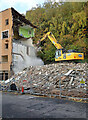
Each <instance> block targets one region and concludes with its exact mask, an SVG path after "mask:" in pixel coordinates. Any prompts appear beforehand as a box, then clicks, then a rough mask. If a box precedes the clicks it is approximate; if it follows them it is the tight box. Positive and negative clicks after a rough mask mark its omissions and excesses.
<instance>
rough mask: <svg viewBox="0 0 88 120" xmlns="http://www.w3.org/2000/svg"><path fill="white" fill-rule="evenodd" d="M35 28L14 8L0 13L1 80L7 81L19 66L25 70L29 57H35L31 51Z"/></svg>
mask: <svg viewBox="0 0 88 120" xmlns="http://www.w3.org/2000/svg"><path fill="white" fill-rule="evenodd" d="M34 28H36V26H34V25H33V24H32V23H31V22H30V21H28V20H27V19H25V17H24V16H23V15H21V14H20V13H18V12H17V11H16V10H15V9H14V8H9V9H6V10H4V11H2V12H0V80H7V79H8V78H9V77H10V76H11V75H12V74H13V73H14V72H16V70H17V69H19V67H18V66H20V68H21V67H22V68H24V67H25V66H24V62H23V61H25V60H26V57H27V56H29V55H30V56H35V55H33V53H34V52H33V53H30V49H32V51H33V50H34V49H33V48H32V45H31V39H32V37H34ZM30 45H31V47H30ZM17 61H18V62H17ZM22 63H23V66H22Z"/></svg>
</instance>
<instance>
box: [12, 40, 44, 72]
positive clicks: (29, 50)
mask: <svg viewBox="0 0 88 120" xmlns="http://www.w3.org/2000/svg"><path fill="white" fill-rule="evenodd" d="M12 54H13V67H12V68H13V72H14V73H17V72H19V71H22V70H23V69H25V68H27V67H29V66H38V65H43V64H44V63H43V61H42V60H41V59H40V58H37V57H36V51H35V48H34V46H33V44H32V39H31V38H30V39H27V40H23V39H22V40H16V41H14V42H13V51H12Z"/></svg>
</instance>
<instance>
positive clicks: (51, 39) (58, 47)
mask: <svg viewBox="0 0 88 120" xmlns="http://www.w3.org/2000/svg"><path fill="white" fill-rule="evenodd" d="M47 37H48V38H49V39H50V41H51V42H52V43H53V45H54V46H55V47H56V48H57V49H62V48H63V47H62V46H61V45H60V44H59V43H58V42H57V40H56V39H55V37H54V35H53V34H52V33H51V32H48V33H46V34H45V35H44V37H43V38H42V39H41V40H40V41H39V42H42V41H43V40H44V39H46V38H47Z"/></svg>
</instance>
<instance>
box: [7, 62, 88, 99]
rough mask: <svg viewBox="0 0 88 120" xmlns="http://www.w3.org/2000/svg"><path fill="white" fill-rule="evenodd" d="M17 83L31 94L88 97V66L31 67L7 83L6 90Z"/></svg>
mask: <svg viewBox="0 0 88 120" xmlns="http://www.w3.org/2000/svg"><path fill="white" fill-rule="evenodd" d="M12 82H15V84H16V86H17V90H18V91H21V89H22V87H24V89H25V90H26V91H28V92H29V93H30V94H40V95H51V96H53V95H63V96H73V97H84V98H87V97H88V87H87V84H88V64H87V63H78V64H76V63H55V64H49V65H43V66H36V67H33V66H31V67H29V68H27V69H25V70H23V71H22V72H19V73H18V74H15V75H14V76H12V78H10V79H8V80H7V81H5V85H6V89H8V88H9V85H10V84H11V83H12Z"/></svg>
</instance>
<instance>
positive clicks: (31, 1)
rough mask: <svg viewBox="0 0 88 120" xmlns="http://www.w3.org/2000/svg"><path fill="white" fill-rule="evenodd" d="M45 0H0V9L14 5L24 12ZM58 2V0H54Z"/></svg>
mask: <svg viewBox="0 0 88 120" xmlns="http://www.w3.org/2000/svg"><path fill="white" fill-rule="evenodd" d="M46 1H47V0H0V11H2V10H5V9H7V8H11V7H14V8H15V9H16V10H17V11H18V12H20V13H24V14H25V13H26V11H27V10H30V9H31V8H32V7H36V5H37V4H41V5H42V4H43V3H44V2H46ZM54 1H57V2H59V1H60V0H54ZM64 1H65V0H64ZM69 1H76V2H77V1H80V2H82V1H87V0H69Z"/></svg>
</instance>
